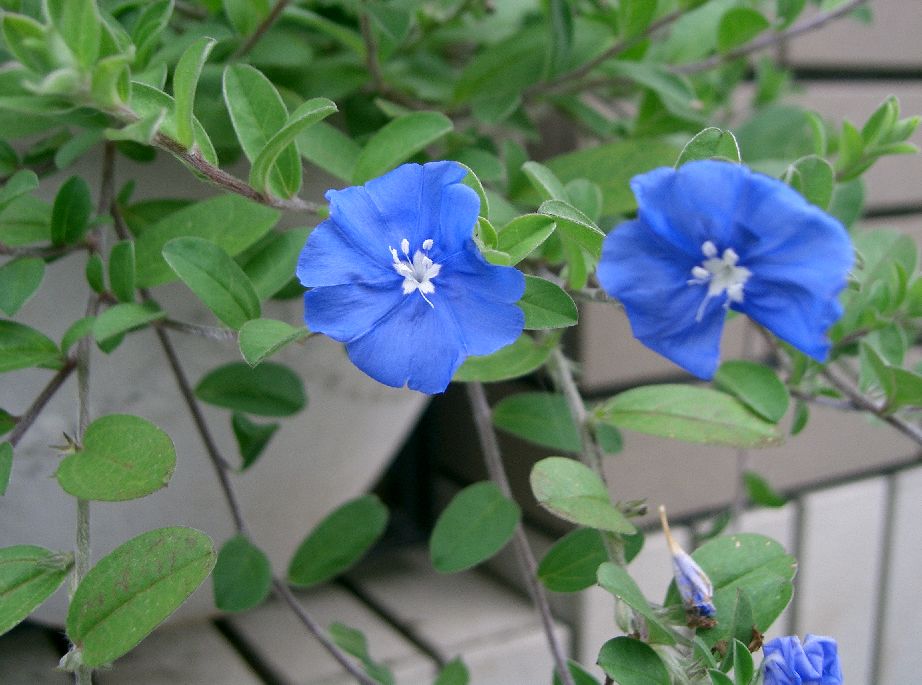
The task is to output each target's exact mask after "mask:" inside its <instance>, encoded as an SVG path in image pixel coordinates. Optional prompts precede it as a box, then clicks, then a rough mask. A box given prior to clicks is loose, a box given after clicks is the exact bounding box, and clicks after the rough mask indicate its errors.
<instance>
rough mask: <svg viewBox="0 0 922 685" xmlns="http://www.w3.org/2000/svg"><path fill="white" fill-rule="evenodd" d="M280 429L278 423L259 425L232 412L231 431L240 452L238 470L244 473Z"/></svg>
mask: <svg viewBox="0 0 922 685" xmlns="http://www.w3.org/2000/svg"><path fill="white" fill-rule="evenodd" d="M279 428H280V424H278V423H269V424H265V425H262V424H259V423H254V422H253V421H250V420H249V419H248V418H247V417H246V416H245V415H243V414H241V413H239V412H234V413H233V415H232V416H231V429H232V430H233V431H234V438H236V439H237V448H238V449H239V450H240V462H241V463H240V470H241V471H246V470H247V469H248V468H250V467H251V466H252V465H253V464H255V463H256V460H257V459H259V457H260V456H261V455H262V453H263V450H265V449H266V445H268V444H269V441H270V440H271V439H272V436H273V435H275V431H277V430H278V429H279Z"/></svg>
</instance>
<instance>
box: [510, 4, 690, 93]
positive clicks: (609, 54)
mask: <svg viewBox="0 0 922 685" xmlns="http://www.w3.org/2000/svg"><path fill="white" fill-rule="evenodd" d="M683 14H684V10H676V11H674V12H670V13H669V14H664V15H663V16H662V17H660V18H659V19H657V20H656V21H654V22H653V23H651V24H650V25H649V26H648V27H647V28H646V29H645V30H644V31H643V32H642V33H640V34H638V35H636V36H634V37H632V38H625V39H624V40H621V41H618V42H617V43H615V44H614V45H612V46H611V47H610V48H608V50H606V51H605V52H603V53H602V54H601V55H599V56H598V57H596V58H595V59H593V60H590V61H588V62H586V63H585V64H583V65H582V66H580V67H578V68H576V69H573V70H572V71H568V72H567V73H565V74H558V75H557V76H555V77H554V78H552V79H551V80H550V81H545V82H543V83H536V84H534V85H533V86H531V87H529V89H528V90H527V91H526V92H527V93H535V92H545V91H549V90H553V89H554V88H556V87H557V86H559V85H563V84H569V83H573V82H574V81H577V80H579V79H581V78H583V77H584V76H586V75H587V74H589V73H590V72H591V71H592V70H593V69H595V68H596V67H597V66H599V65H600V64H602V63H604V62H607V61H608V60H610V59H613V58H615V57H617V56H618V55H621V54H623V53H625V52H627V51H628V50H630V49H631V48H632V47H634V46H635V45H637V44H638V43H640V42H641V41H642V40H644V39H646V38H648V37H650V36H651V35H652V34H654V33H656V32H657V31H659V30H660V29H662V28H664V27H666V26H668V25H669V24H671V23H672V22H674V21H675V20H676V19H678V18H679V17H681V16H682V15H683Z"/></svg>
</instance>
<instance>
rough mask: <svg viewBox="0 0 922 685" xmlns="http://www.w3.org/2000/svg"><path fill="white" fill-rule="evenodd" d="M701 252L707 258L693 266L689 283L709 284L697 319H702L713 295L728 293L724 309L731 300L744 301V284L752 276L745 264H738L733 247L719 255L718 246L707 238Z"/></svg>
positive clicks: (737, 257) (696, 315)
mask: <svg viewBox="0 0 922 685" xmlns="http://www.w3.org/2000/svg"><path fill="white" fill-rule="evenodd" d="M701 253H702V254H703V255H704V257H705V259H704V261H703V262H701V264H700V265H699V266H695V267H693V268H692V270H691V273H692V276H694V278H690V279H688V285H705V284H707V287H708V292H707V295H705V297H704V299H703V300H702V301H701V305H700V306H699V307H698V312H697V314H695V320H696V321H701V319H702V317H703V316H704V309H705V307H706V306H707V303H708V301H709V300H710V299H711V298H712V297H718V296H719V295H722V294H723V293H727V299H726V301H725V302H724V309H728V308H729V307H730V303H731V302H742V301H743V286H744V285H745V284H746V281H748V280H749V277H750V276H752V272H751V271H750V270H749V269H747V268H746V267H745V266H737V265H736V264H737V262H738V261H739V259H740V257H739V255H738V254H736V251H735V250H734V249H733V248H732V247H728V248H727V249H725V250H724V252H723V254H722V255H721V256H720V257H718V256H717V246H716V245H715V244H714V243H712V242H711V241H710V240H707V241H705V242H704V244H703V245H701Z"/></svg>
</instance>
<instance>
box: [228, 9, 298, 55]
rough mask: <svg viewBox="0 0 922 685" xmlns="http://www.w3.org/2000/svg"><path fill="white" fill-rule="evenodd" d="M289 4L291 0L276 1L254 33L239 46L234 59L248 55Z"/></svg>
mask: <svg viewBox="0 0 922 685" xmlns="http://www.w3.org/2000/svg"><path fill="white" fill-rule="evenodd" d="M289 2H291V0H278V2H276V3H275V4H274V5H273V6H272V10H271V11H270V12H269V14H268V15H267V16H266V18H265V19H263V21H262V23H261V24H260V25H259V26H257V27H256V30H255V31H253V34H252V35H251V36H250V37H249V38H247V41H246V42H245V43H244V44H243V45H241V46H240V48H239V49H238V50H237V52H235V53H234V57H243V56H244V55H246V54H247V53H249V52H250V50H252V49H253V48H254V47H255V46H256V44H257V43H258V42H259V40H260V38H262V37H263V35H265V33H266V31H268V30H269V29H271V28H272V25H273V24H275V22H276V21H278V18H279V17H280V16H281V14H282V11H283V10H284V9H285V7H287V6H288V3H289Z"/></svg>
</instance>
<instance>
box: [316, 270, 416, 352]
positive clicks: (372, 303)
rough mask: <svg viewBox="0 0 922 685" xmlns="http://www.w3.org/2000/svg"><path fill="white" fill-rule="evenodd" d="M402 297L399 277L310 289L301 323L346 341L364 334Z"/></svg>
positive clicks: (398, 303) (398, 302)
mask: <svg viewBox="0 0 922 685" xmlns="http://www.w3.org/2000/svg"><path fill="white" fill-rule="evenodd" d="M406 297H407V295H404V294H403V291H402V290H401V288H400V278H399V277H398V278H397V279H396V281H395V280H394V279H390V280H387V281H384V282H379V283H363V282H355V283H344V284H341V285H331V286H324V287H322V288H314V289H313V290H310V291H308V292H306V293H305V294H304V322H305V323H306V324H307V327H308V328H309V329H310V330H312V331H314V332H315V333H323V334H324V335H328V336H329V337H331V338H333V339H334V340H339V341H340V342H349V341H350V340H353V339H355V338H358V337H359V336H361V335H364V334H365V333H366V332H367V331H368V329H369V328H371V327H372V326H374V325H375V324H376V323H377V322H378V321H379V320H381V319H382V318H384V317H385V316H386V315H387V314H388V313H390V311H391V310H392V309H394V308H395V307H397V306H398V305H400V304H401V303H402V302H403V300H404V298H406ZM417 297H418V296H417Z"/></svg>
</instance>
